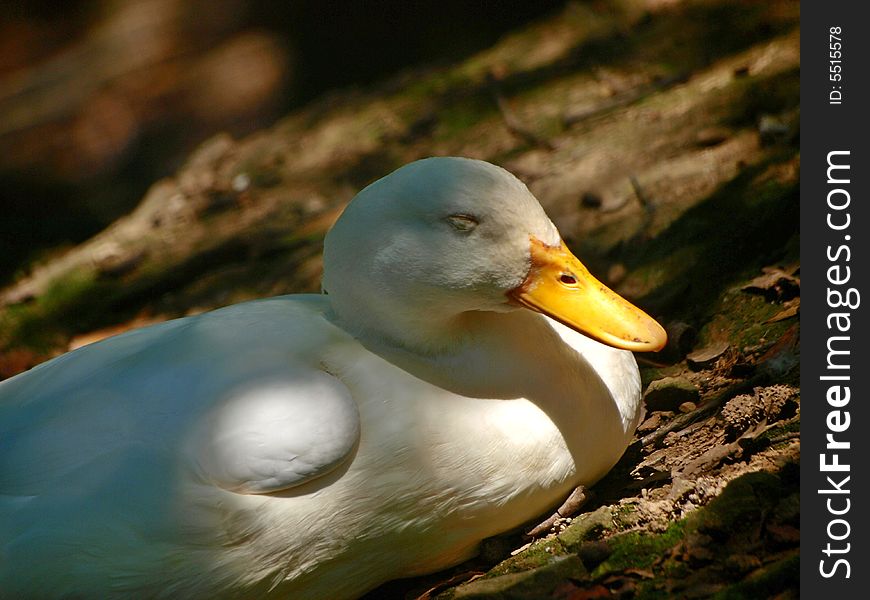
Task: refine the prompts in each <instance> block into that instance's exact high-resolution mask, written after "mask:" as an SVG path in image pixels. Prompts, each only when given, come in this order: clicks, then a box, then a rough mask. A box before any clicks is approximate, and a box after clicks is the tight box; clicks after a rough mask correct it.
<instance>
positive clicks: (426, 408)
mask: <svg viewBox="0 0 870 600" xmlns="http://www.w3.org/2000/svg"><path fill="white" fill-rule="evenodd" d="M469 162H477V161H469ZM484 164H485V163H484ZM463 166H465V165H463ZM547 222H548V221H547ZM463 226H464V225H463ZM545 235H549V233H547V232H545ZM377 254H378V253H377V252H374V255H375V257H374V259H373V260H376V259H377V256H376V255H377ZM328 255H329V253H328V252H327V258H328ZM363 268H365V267H364V266H363ZM525 271H528V264H526V267H525V269H524V272H525ZM333 272H334V273H339V274H341V271H340V270H336V271H333ZM520 279H522V277H520ZM325 285H329V286H330V287H329V288H328V289H329V290H330V293H329V295H326V294H322V295H295V296H284V297H278V298H272V299H267V300H258V301H253V302H247V303H242V304H238V305H234V306H230V307H226V308H223V309H219V310H216V311H213V312H210V313H205V314H203V315H199V316H195V317H188V318H184V319H178V320H174V321H169V322H166V323H162V324H159V325H154V326H151V327H147V328H144V329H140V330H136V331H132V332H128V333H126V334H122V335H120V336H117V337H114V338H110V339H107V340H104V341H102V342H98V343H96V344H93V345H91V346H86V347H84V348H81V349H79V350H76V351H74V352H71V353H69V354H66V355H64V356H61V357H59V358H57V359H54V360H52V361H49V362H48V363H45V364H44V365H40V366H39V367H36V368H35V369H33V370H31V371H29V372H27V373H24V374H22V375H19V376H17V377H14V378H12V379H10V380H8V381H5V382H2V383H0V597H3V598H5V597H9V598H13V597H14V598H19V597H24V598H30V597H38V598H53V597H69V596H72V597H113V596H124V597H130V596H134V597H172V598H180V597H196V598H200V597H201V598H205V597H208V598H214V597H263V596H266V595H274V596H275V597H287V598H301V599H305V598H353V597H356V596H358V595H360V594H362V593H364V592H366V591H368V590H370V589H373V588H374V587H376V586H378V585H380V584H381V583H384V582H385V581H388V580H390V579H393V578H396V577H402V576H408V575H415V574H422V573H428V572H433V571H436V570H439V569H442V568H445V567H448V566H451V565H454V564H457V563H459V562H461V561H463V560H466V559H468V558H470V557H471V556H473V555H474V554H475V552H476V549H477V546H478V544H479V542H480V541H481V540H482V539H484V538H486V537H489V536H491V535H495V534H497V533H499V532H503V531H506V530H509V529H511V528H513V527H516V526H518V525H520V524H522V523H524V522H527V521H529V520H530V519H533V518H534V517H536V516H538V515H540V514H541V513H542V512H544V511H545V510H547V509H548V508H549V507H552V506H554V505H556V504H558V502H559V501H560V500H561V499H563V498H564V497H565V496H566V495H567V494H568V493H569V492H570V490H571V489H573V488H574V487H576V486H577V485H580V484H586V485H589V484H592V483H594V482H595V481H597V480H598V479H599V478H600V477H602V476H603V475H604V474H605V473H606V472H607V471H608V470H609V469H610V468H611V467H612V466H613V464H615V462H616V461H617V460H618V459H619V457H620V456H621V454H622V453H623V451H624V449H625V447H626V446H627V444H628V442H629V440H630V438H631V435H632V434H633V431H634V428H635V426H636V425H637V420H638V418H639V414H640V378H639V375H638V371H637V366H636V363H635V361H634V358H633V356H632V355H631V353H630V352H628V351H626V350H621V349H616V348H612V347H610V346H606V345H604V344H601V343H599V342H597V341H595V340H593V339H590V338H589V337H586V336H585V335H583V334H580V333H578V332H577V331H575V330H574V329H573V328H569V327H567V326H565V325H563V324H562V323H560V322H557V321H556V320H554V319H551V318H549V317H547V316H545V315H543V314H538V313H537V312H532V311H529V310H524V309H517V308H516V306H514V305H513V304H512V303H508V304H506V305H505V306H502V305H500V304H497V305H495V306H494V309H493V310H475V309H473V308H471V309H469V308H468V307H467V306H465V305H464V304H463V305H462V306H461V308H462V310H457V311H453V312H450V313H449V314H448V313H446V312H445V313H444V316H443V318H442V316H439V315H438V314H437V311H435V313H432V311H429V312H428V313H427V314H428V315H429V316H430V321H431V322H430V323H429V324H428V325H423V324H418V325H412V324H416V323H418V322H419V314H418V312H415V311H414V310H411V311H409V312H408V313H407V314H406V315H404V316H403V315H402V314H396V319H397V320H398V321H399V324H398V325H402V326H401V327H400V326H397V327H396V328H395V329H394V330H392V331H389V332H387V331H384V332H383V333H382V334H380V335H375V334H372V333H371V329H370V323H372V322H375V321H376V319H375V318H374V317H372V318H367V317H366V315H365V314H363V315H361V316H357V315H355V314H354V315H351V313H350V312H349V311H348V309H347V307H346V305H344V306H343V304H342V303H343V302H346V299H347V294H345V293H344V292H342V291H341V290H340V288H341V282H340V281H338V280H336V279H335V278H330V277H325ZM510 285H511V286H514V287H515V282H511V283H510ZM333 289H338V290H339V293H338V294H333ZM475 293H476V294H477V295H478V296H479V295H480V293H479V291H475ZM450 294H451V296H452V294H454V292H452V291H451V292H450ZM354 306H355V307H356V310H359V311H360V312H362V313H365V311H366V310H367V308H366V307H365V306H362V305H358V304H357V305H354ZM428 306H429V305H427V307H428ZM371 310H376V309H374V308H372V309H371ZM403 319H404V324H403V323H402V321H403ZM560 320H562V319H560ZM415 326H416V327H418V328H419V329H421V330H426V331H427V333H426V334H425V335H423V334H421V335H422V338H424V339H420V340H417V343H416V345H415V343H414V340H413V339H411V338H403V339H397V338H396V335H395V332H402V331H410V330H413V329H414V327H415ZM427 328H428V329H427ZM381 329H383V328H381ZM400 335H401V333H400Z"/></svg>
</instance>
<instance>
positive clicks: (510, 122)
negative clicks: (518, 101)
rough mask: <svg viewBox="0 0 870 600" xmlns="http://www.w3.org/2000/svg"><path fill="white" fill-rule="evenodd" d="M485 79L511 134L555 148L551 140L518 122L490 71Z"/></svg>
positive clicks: (532, 142) (533, 142)
mask: <svg viewBox="0 0 870 600" xmlns="http://www.w3.org/2000/svg"><path fill="white" fill-rule="evenodd" d="M486 79H487V83H488V84H489V91H490V93H492V97H493V99H494V100H495V104H496V106H497V107H498V111H499V113H500V114H501V118H502V120H503V121H504V124H505V126H506V127H507V129H508V131H510V132H511V133H512V134H513V135H515V136H517V137H518V138H520V139H521V140H523V141H524V142H525V143H527V144H529V145H530V146H538V147H541V148H545V149H547V150H555V149H556V147H555V146H554V145H553V143H552V142H550V141H549V140H546V139H544V138H542V137H541V136H539V135H538V134H536V133H535V132H533V131H531V130H530V129H527V128H526V127H524V126H523V124H522V123H520V120H519V119H518V118H517V116H516V114H514V112H513V111H512V110H511V108H510V106H508V103H507V100H505V98H504V96H503V95H502V93H501V90H499V88H498V84H497V82H496V79H495V77H494V76H493V75H492V74H491V73H490V74H487V78H486Z"/></svg>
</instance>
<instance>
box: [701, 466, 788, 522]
mask: <svg viewBox="0 0 870 600" xmlns="http://www.w3.org/2000/svg"><path fill="white" fill-rule="evenodd" d="M782 490H783V485H782V481H781V480H780V478H779V477H777V476H776V475H773V474H772V473H767V472H765V471H758V472H756V473H747V474H745V475H742V476H740V477H738V478H737V479H735V480H734V481H732V482H730V483H729V484H728V485H727V486H726V487H725V489H724V490H723V491H722V493H721V494H720V495H719V496H717V497H716V498H714V499H713V500H712V501H711V502H710V504H708V505H707V507H706V508H705V509H704V510H701V511H698V512H697V513H695V514H693V515H692V516H691V517H690V520H691V523H692V525H693V526H696V527H697V528H698V529H699V530H701V531H704V532H706V533H710V534H711V535H714V536H718V537H722V536H731V537H733V536H735V535H736V536H740V535H741V534H744V533H746V534H749V535H750V536H751V535H754V534H755V533H757V531H756V530H757V529H758V524H759V523H760V522H761V520H762V518H763V517H764V515H766V514H767V513H768V512H769V511H770V510H771V509H773V508H774V506H776V504H777V502H778V501H779V499H780V496H781V494H782Z"/></svg>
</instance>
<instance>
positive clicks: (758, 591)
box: [713, 550, 800, 600]
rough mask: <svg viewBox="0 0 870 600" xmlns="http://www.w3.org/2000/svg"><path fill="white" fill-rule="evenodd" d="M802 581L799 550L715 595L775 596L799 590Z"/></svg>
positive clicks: (726, 598) (735, 598)
mask: <svg viewBox="0 0 870 600" xmlns="http://www.w3.org/2000/svg"><path fill="white" fill-rule="evenodd" d="M799 581H800V554H799V553H798V551H797V550H795V551H794V552H793V553H791V554H790V555H789V556H787V557H785V558H783V559H781V560H778V561H777V562H775V563H773V564H770V565H767V566H765V567H762V568H760V569H758V570H757V571H755V572H754V573H752V574H750V575H749V577H747V578H746V579H745V580H743V581H741V582H739V583H737V584H735V585H733V586H731V587H729V588H728V589H726V590H723V591H721V592H719V593H718V594H716V595H715V596H713V598H715V599H716V600H744V599H745V598H773V597H774V596H776V595H777V594H779V593H781V592H783V591H785V590H788V589H794V590H797V588H798V582H799Z"/></svg>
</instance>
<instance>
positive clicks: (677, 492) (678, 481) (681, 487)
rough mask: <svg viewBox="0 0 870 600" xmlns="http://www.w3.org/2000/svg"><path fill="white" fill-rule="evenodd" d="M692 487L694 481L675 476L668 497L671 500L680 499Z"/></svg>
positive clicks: (691, 489) (693, 486)
mask: <svg viewBox="0 0 870 600" xmlns="http://www.w3.org/2000/svg"><path fill="white" fill-rule="evenodd" d="M694 489H695V483H694V482H692V481H689V480H688V479H684V478H682V477H675V478H674V482H673V483H672V484H671V491H670V493H669V494H668V498H669V499H671V500H680V499H682V498H683V497H684V496H686V494H688V493H689V492H691V491H693V490H694Z"/></svg>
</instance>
